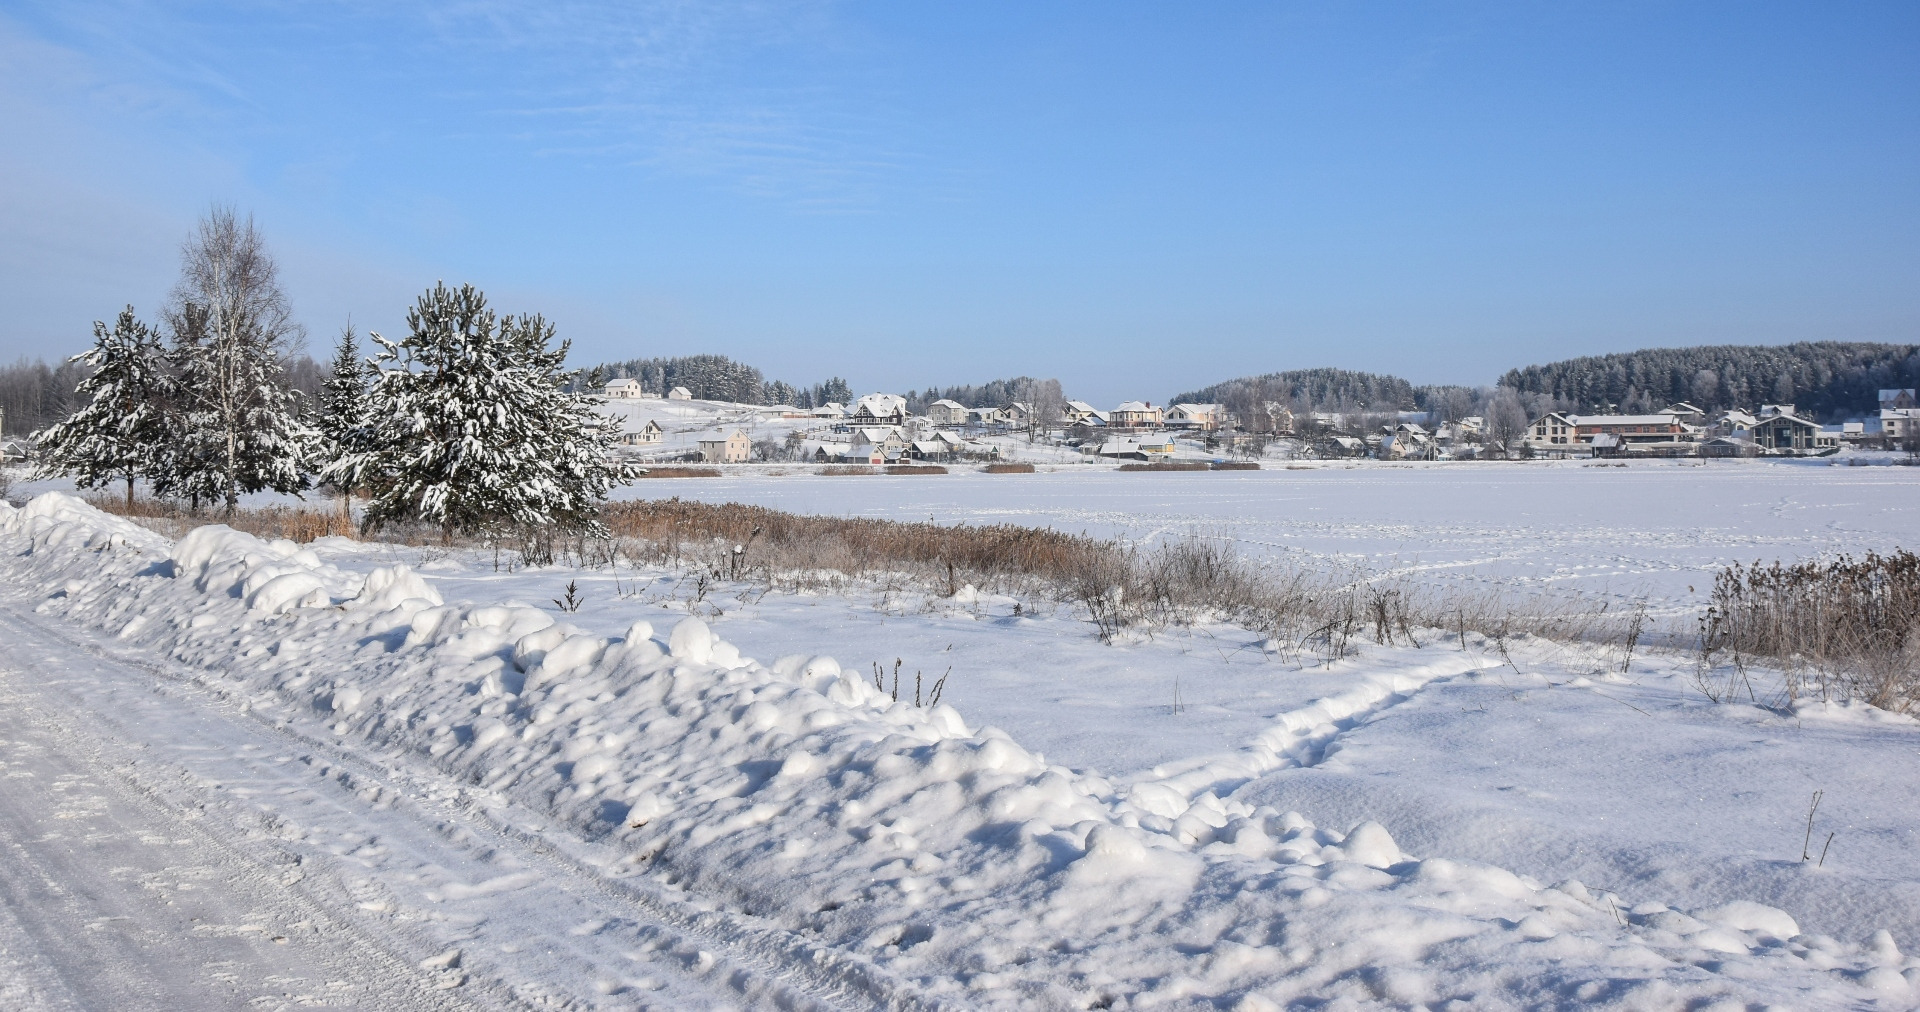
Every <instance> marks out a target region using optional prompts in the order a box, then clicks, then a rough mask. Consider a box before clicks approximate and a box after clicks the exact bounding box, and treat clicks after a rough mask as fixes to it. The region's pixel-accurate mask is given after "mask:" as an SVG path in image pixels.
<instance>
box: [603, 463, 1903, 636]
mask: <svg viewBox="0 0 1920 1012" xmlns="http://www.w3.org/2000/svg"><path fill="white" fill-rule="evenodd" d="M622 494H623V495H624V496H630V497H640V496H646V497H665V496H680V497H682V498H687V499H701V500H705V501H709V502H728V501H732V502H744V503H755V504H759V505H763V506H773V507H777V508H779V509H784V510H789V511H792V512H796V513H822V514H831V515H845V516H871V517H885V518H888V519H894V520H927V519H929V518H931V519H934V520H937V521H939V522H941V523H968V524H992V523H1011V524H1023V525H1028V526H1036V527H1052V528H1055V529H1058V530H1063V531H1074V532H1082V531H1084V532H1086V533H1088V534H1093V535H1096V536H1099V537H1122V538H1131V539H1151V538H1156V537H1165V536H1168V535H1179V534H1184V533H1187V532H1196V533H1201V534H1206V535H1221V536H1226V537H1231V538H1233V539H1234V540H1235V541H1236V542H1237V543H1238V544H1239V545H1241V546H1243V547H1245V548H1246V549H1248V550H1249V551H1254V552H1262V553H1271V554H1274V555H1278V556H1284V557H1292V558H1296V559H1300V560H1302V561H1327V560H1335V561H1339V562H1345V563H1357V564H1360V565H1362V566H1364V567H1366V568H1367V569H1369V570H1371V571H1374V572H1379V573H1387V574H1393V573H1398V574H1405V575H1409V576H1414V577H1416V578H1419V579H1423V580H1433V581H1440V582H1445V583H1456V584H1462V585H1466V586H1472V587H1484V586H1487V585H1489V584H1490V583H1492V584H1499V585H1503V586H1509V587H1513V588H1516V589H1523V590H1526V589H1532V590H1551V591H1559V590H1572V591H1577V592H1580V593H1583V594H1605V595H1610V596H1614V597H1618V598H1622V599H1640V598H1645V599H1647V600H1648V601H1649V602H1650V604H1652V605H1653V606H1654V607H1655V608H1663V607H1664V608H1667V609H1672V608H1677V607H1680V606H1685V607H1689V608H1691V607H1697V606H1698V605H1699V604H1700V603H1701V601H1702V600H1703V599H1704V595H1705V592H1706V590H1707V588H1708V586H1709V585H1710V584H1711V583H1712V580H1713V573H1714V572H1715V571H1716V570H1718V569H1720V568H1721V567H1724V566H1727V565H1732V564H1735V563H1745V562H1751V561H1754V560H1756V559H1758V560H1763V561H1772V560H1775V559H1779V560H1783V561H1791V560H1794V559H1800V558H1804V557H1807V556H1812V555H1819V554H1821V553H1823V552H1836V551H1838V552H1856V553H1857V552H1864V551H1869V550H1879V551H1885V550H1888V549H1890V548H1894V547H1899V546H1908V547H1911V546H1912V545H1913V544H1914V543H1915V541H1916V540H1920V468H1911V467H1836V466H1829V465H1828V464H1827V462H1826V461H1824V460H1818V461H1724V462H1711V463H1703V462H1698V461H1636V462H1633V463H1631V464H1628V465H1627V466H1624V467H1620V466H1604V467H1603V466H1593V465H1591V464H1589V463H1587V462H1582V461H1566V462H1554V463H1530V464H1463V463H1449V464H1436V465H1382V464H1371V463H1369V464H1362V465H1352V466H1349V465H1340V464H1331V463H1323V464H1317V465H1313V466H1311V467H1310V468H1308V469H1302V470H1292V469H1283V468H1272V467H1271V465H1270V466H1269V469H1268V470H1262V471H1218V472H1158V473H1140V472H1118V471H1112V470H1098V471H1096V470H1092V469H1089V470H1088V471H1085V472H1073V471H1060V472H1052V473H1039V474H1005V475H990V474H982V473H979V472H977V471H964V472H963V471H959V470H956V472H955V473H953V474H949V475H934V476H911V477H906V476H902V477H889V476H879V475H874V476H848V477H822V476H817V475H780V476H771V477H769V476H762V475H755V476H751V477H720V478H681V479H654V480H643V481H641V482H638V483H636V484H635V485H633V486H631V487H629V488H627V489H625V490H623V491H622Z"/></svg>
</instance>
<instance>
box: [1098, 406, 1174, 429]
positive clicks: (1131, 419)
mask: <svg viewBox="0 0 1920 1012" xmlns="http://www.w3.org/2000/svg"><path fill="white" fill-rule="evenodd" d="M1165 420H1166V417H1165V414H1164V412H1162V411H1161V410H1160V409H1159V408H1156V407H1154V406H1153V403H1152V402H1151V401H1125V402H1123V403H1121V405H1120V406H1119V407H1117V408H1114V409H1113V411H1112V413H1111V414H1109V415H1108V416H1107V424H1108V425H1111V426H1114V427H1115V428H1123V429H1142V428H1155V427H1158V426H1159V425H1161V424H1162V423H1163V422H1165Z"/></svg>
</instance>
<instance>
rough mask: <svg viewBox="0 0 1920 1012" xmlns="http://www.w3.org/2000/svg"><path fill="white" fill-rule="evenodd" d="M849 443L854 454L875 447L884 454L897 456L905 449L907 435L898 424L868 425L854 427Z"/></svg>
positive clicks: (865, 451) (862, 452)
mask: <svg viewBox="0 0 1920 1012" xmlns="http://www.w3.org/2000/svg"><path fill="white" fill-rule="evenodd" d="M851 443H852V446H853V452H854V454H855V455H856V456H857V455H860V454H864V453H867V452H868V451H869V448H877V449H878V451H879V452H880V453H881V454H882V455H884V456H887V457H897V456H899V455H900V454H901V453H904V452H905V451H906V448H907V437H906V434H905V433H903V432H902V431H901V430H900V428H899V427H898V426H894V425H869V426H863V427H860V428H856V429H854V430H853V439H852V440H851Z"/></svg>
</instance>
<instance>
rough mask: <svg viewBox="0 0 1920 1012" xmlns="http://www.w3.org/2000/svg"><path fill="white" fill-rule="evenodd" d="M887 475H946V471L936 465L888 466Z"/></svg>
mask: <svg viewBox="0 0 1920 1012" xmlns="http://www.w3.org/2000/svg"><path fill="white" fill-rule="evenodd" d="M887 473H888V474H946V473H947V469H946V468H944V467H941V466H940V465H938V464H888V465H887Z"/></svg>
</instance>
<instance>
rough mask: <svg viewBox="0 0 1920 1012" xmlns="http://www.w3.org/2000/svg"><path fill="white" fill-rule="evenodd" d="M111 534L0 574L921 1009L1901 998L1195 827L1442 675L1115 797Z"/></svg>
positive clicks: (708, 666) (1267, 839)
mask: <svg viewBox="0 0 1920 1012" xmlns="http://www.w3.org/2000/svg"><path fill="white" fill-rule="evenodd" d="M124 526H125V525H124V522H119V521H116V520H114V518H110V517H106V516H104V515H103V514H100V513H98V512H97V511H94V510H92V509H91V507H88V506H86V504H85V503H82V502H79V501H78V500H74V499H72V498H71V497H58V498H50V497H44V496H43V497H41V498H40V499H36V500H35V501H34V502H33V503H32V504H30V505H29V506H28V507H27V508H26V509H25V510H19V511H9V512H7V513H0V547H4V548H5V549H7V552H6V553H4V554H0V567H5V571H6V572H7V574H8V577H9V579H11V580H13V581H16V582H18V583H21V584H23V585H25V584H31V585H34V586H38V587H42V588H46V589H47V590H48V594H49V596H48V597H47V600H46V601H45V602H44V603H43V604H42V605H41V608H42V610H43V611H44V612H47V613H49V614H55V615H58V616H61V617H64V618H67V619H69V620H72V621H76V622H84V623H87V624H90V625H92V626H94V627H96V628H101V629H106V630H110V631H112V632H114V633H116V634H117V635H119V636H120V637H121V638H122V639H123V640H125V641H129V642H130V643H132V644H133V645H135V646H139V647H144V648H147V649H150V650H153V651H155V652H157V653H163V654H165V655H167V656H169V657H171V658H172V659H173V661H174V662H176V663H177V664H180V665H184V666H185V667H186V669H187V670H190V671H192V672H194V677H196V678H197V679H198V680H199V681H201V682H202V683H203V684H205V685H207V686H208V687H209V688H211V689H213V690H215V691H221V692H232V693H234V694H236V695H240V696H243V697H244V698H246V699H247V700H248V701H249V705H250V706H251V707H252V708H253V710H254V712H263V713H265V715H266V716H267V717H268V718H269V719H285V720H288V721H294V720H296V719H304V720H320V721H324V722H326V728H327V731H328V732H330V733H331V734H334V735H338V736H340V740H343V741H346V742H349V743H361V744H363V745H364V746H365V747H369V748H375V749H379V750H382V751H388V750H400V751H406V752H411V753H413V754H415V755H417V756H420V757H422V758H424V759H425V760H427V761H431V762H434V763H437V764H438V765H440V766H441V767H442V768H444V769H446V770H448V771H449V772H452V773H455V774H457V775H459V776H460V777H461V778H462V779H464V780H465V781H467V782H469V783H472V784H475V785H477V789H478V790H480V791H483V792H490V793H493V794H495V795H497V796H499V797H501V798H502V799H504V800H505V801H507V802H511V803H512V804H514V805H517V806H521V807H523V808H526V809H530V810H534V811H540V812H544V813H545V814H546V815H547V817H549V818H551V819H553V820H556V821H557V822H558V823H559V824H561V825H562V826H564V827H566V829H567V831H569V832H571V833H575V834H579V835H582V836H585V837H588V838H590V839H593V840H597V841H599V842H601V843H602V844H603V845H605V846H607V847H609V848H613V849H614V850H615V851H616V852H620V853H623V854H624V855H625V856H624V857H623V858H621V859H620V860H619V861H617V862H615V863H614V865H613V866H611V868H612V871H613V872H618V873H621V874H625V873H628V872H633V871H645V872H646V873H647V874H650V875H653V876H656V877H657V878H659V880H660V881H663V882H671V883H673V884H674V886H675V888H679V889H684V890H688V891H690V892H695V893H702V894H705V895H710V896H713V897H728V898H729V900H728V902H730V903H738V904H740V905H742V906H744V907H746V908H747V909H750V910H754V911H756V912H757V913H758V915H759V916H761V917H764V918H766V919H767V920H768V921H769V922H773V923H779V924H782V925H786V926H788V927H789V928H790V930H792V931H793V932H794V933H795V937H796V939H800V938H803V939H804V947H805V948H806V950H807V951H809V952H811V953H812V955H811V957H810V958H812V959H813V960H814V961H815V962H816V963H820V964H823V965H838V966H846V967H849V970H848V972H849V975H850V976H849V979H858V980H862V981H873V980H879V979H886V980H891V981H894V982H895V983H894V984H889V985H885V986H886V987H888V988H896V987H898V988H906V987H908V986H909V985H908V984H907V982H912V984H911V987H912V988H913V989H916V990H917V991H918V993H921V994H923V995H924V996H925V998H926V999H927V1001H926V1003H928V1004H943V1003H944V1004H953V1005H955V1006H963V1007H977V1006H986V1005H1007V1006H1025V1007H1081V1008H1084V1007H1089V1006H1099V1007H1145V1006H1149V1005H1156V1004H1185V1005H1195V1004H1198V1005H1206V1006H1209V1007H1241V1008H1271V1007H1285V1006H1288V1005H1292V1004H1299V1003H1310V1004H1325V1003H1332V1004H1348V1005H1351V1004H1358V1003H1366V1004H1377V1003H1396V1004H1403V1005H1412V1004H1423V1005H1433V1006H1440V1005H1446V1004H1448V1003H1456V1004H1458V1005H1459V1006H1460V1007H1481V1006H1520V1005H1529V1006H1531V1005H1572V1004H1592V1003H1598V1002H1603V1003H1608V1004H1615V1005H1622V1006H1684V1005H1708V1004H1712V1003H1715V1002H1719V1001H1733V1002H1740V1003H1747V1002H1762V1003H1764V1002H1773V1003H1778V1004H1783V1005H1796V1006H1807V1005H1835V1004H1849V1003H1861V1002H1864V1001H1867V1000H1869V999H1876V998H1891V1000H1894V1001H1904V1000H1908V998H1910V992H1909V991H1907V990H1904V989H1905V988H1906V987H1907V980H1908V976H1906V975H1913V976H1915V977H1916V979H1920V961H1916V960H1911V959H1907V958H1906V957H1903V956H1900V955H1899V954H1898V951H1897V949H1892V948H1891V942H1890V941H1889V943H1888V944H1887V945H1885V946H1876V947H1871V948H1863V947H1861V946H1858V945H1852V946H1849V945H1846V944H1843V943H1839V942H1835V941H1834V940H1831V939H1817V938H1815V939H1809V938H1805V937H1803V936H1800V935H1799V931H1798V927H1797V925H1795V923H1794V921H1793V919H1792V918H1791V917H1789V916H1787V915H1786V914H1785V913H1783V912H1781V911H1778V910H1774V909H1772V908H1769V907H1763V906H1761V905H1759V904H1751V903H1731V904H1726V905H1723V906H1721V907H1718V908H1716V909H1713V910H1704V911H1698V912H1696V913H1694V914H1692V915H1687V914H1685V913H1684V912H1680V911H1670V910H1667V908H1665V907H1664V906H1660V905H1658V904H1654V905H1653V907H1651V908H1648V909H1650V910H1655V911H1656V912H1652V913H1648V914H1645V915H1642V914H1638V913H1636V914H1635V915H1634V916H1633V917H1632V918H1631V919H1629V918H1627V917H1626V916H1625V915H1623V914H1622V912H1621V911H1622V910H1629V911H1637V910H1639V909H1641V908H1640V907H1634V906H1633V905H1632V904H1630V903H1627V902H1625V901H1623V900H1622V899H1621V898H1620V897H1616V896H1613V895H1610V894H1595V893H1592V892H1590V891H1589V890H1587V889H1586V888H1585V887H1584V886H1582V885H1580V884H1579V883H1577V882H1569V883H1563V884H1561V885H1559V886H1552V887H1549V886H1546V885H1544V884H1542V883H1539V882H1536V881H1533V880H1530V879H1527V878H1525V877H1523V876H1519V875H1515V874H1514V873H1512V872H1510V871H1507V870H1505V869H1502V868H1497V867H1492V866H1488V865H1480V864H1473V863H1470V862H1462V861H1449V860H1444V859H1440V858H1426V859H1421V858H1418V857H1414V856H1410V855H1406V854H1404V853H1402V852H1401V851H1400V848H1399V847H1398V845H1397V844H1396V843H1395V842H1394V840H1393V839H1392V837H1391V836H1390V835H1389V834H1388V833H1387V831H1386V830H1385V829H1384V828H1382V827H1381V826H1379V825H1378V824H1377V823H1373V822H1362V823H1361V824H1359V825H1357V826H1355V827H1354V828H1353V829H1352V830H1351V831H1350V832H1348V833H1345V834H1342V833H1338V832H1333V831H1330V830H1327V829H1323V828H1319V827H1315V826H1313V825H1312V824H1310V823H1308V822H1307V821H1306V820H1305V819H1303V818H1301V817H1300V816H1299V815H1297V814H1295V813H1291V812H1279V811H1275V810H1274V809H1272V808H1265V807H1262V808H1255V807H1251V806H1249V805H1247V804H1245V803H1242V802H1239V801H1235V800H1233V799H1232V798H1229V797H1222V796H1221V794H1220V790H1221V788H1219V787H1218V785H1219V784H1220V783H1221V782H1222V781H1223V780H1228V781H1230V780H1232V778H1234V777H1240V776H1245V775H1247V771H1248V770H1257V769H1260V768H1265V767H1267V766H1269V765H1270V764H1273V763H1277V762H1281V761H1284V760H1285V758H1286V757H1287V756H1289V755H1296V754H1299V753H1300V751H1301V750H1303V749H1311V748H1314V747H1316V743H1317V742H1323V741H1324V740H1325V731H1326V728H1328V727H1330V726H1332V725H1334V724H1337V723H1338V722H1339V721H1341V720H1345V719H1349V718H1351V717H1352V716H1353V715H1355V714H1358V713H1363V712H1364V711H1365V708H1366V706H1367V705H1369V701H1376V702H1377V701H1378V700H1379V699H1381V698H1384V697H1386V696H1389V695H1391V694H1393V693H1396V692H1403V691H1407V690H1408V689H1410V688H1412V687H1415V686H1417V685H1418V684H1419V683H1420V682H1421V681H1422V680H1425V679H1428V678H1435V677H1448V676H1450V675H1452V674H1458V673H1460V672H1459V669H1458V668H1455V669H1441V668H1435V669H1434V670H1432V671H1430V672H1425V673H1421V674H1417V675H1414V676H1395V678H1380V679H1373V680H1368V679H1360V680H1358V681H1357V682H1356V685H1355V687H1354V688H1353V689H1352V690H1351V691H1350V692H1349V693H1346V694H1344V695H1341V696H1339V697H1334V698H1329V699H1326V700H1322V701H1321V702H1320V703H1318V704H1315V706H1314V707H1310V708H1308V711H1303V712H1302V713H1300V714H1298V715H1295V716H1290V717H1289V718H1288V719H1286V720H1283V721H1282V722H1281V723H1280V725H1279V726H1278V727H1276V729H1275V730H1274V732H1273V733H1272V734H1271V735H1269V736H1267V737H1264V738H1263V739H1262V740H1261V741H1260V742H1258V743H1256V745H1255V746H1254V747H1253V748H1251V749H1249V750H1247V751H1244V752H1241V753H1234V754H1231V755H1227V756H1222V757H1215V758H1212V759H1204V760H1201V761H1199V762H1197V763H1195V764H1193V765H1191V766H1190V767H1189V768H1185V769H1176V770H1169V771H1161V773H1162V775H1157V776H1155V777H1152V778H1149V779H1145V780H1142V781H1140V782H1136V783H1132V784H1115V783H1111V782H1109V781H1107V780H1105V779H1102V778H1100V777H1097V776H1091V775H1088V774H1084V773H1079V772H1076V771H1074V770H1070V769H1067V768H1064V767H1061V766H1057V765H1052V764H1049V763H1048V762H1047V761H1046V760H1045V759H1044V757H1042V756H1040V755H1037V754H1035V753H1034V752H1032V751H1030V750H1028V749H1026V748H1024V747H1022V746H1021V745H1020V744H1019V743H1018V742H1016V741H1014V740H1012V739H1011V738H1010V737H1008V736H1007V735H1006V734H1005V733H1003V732H1001V731H999V730H997V729H994V728H991V727H985V728H979V729H974V728H970V727H969V726H968V725H967V723H966V722H965V721H964V720H963V719H962V716H961V715H960V714H959V713H958V712H957V711H955V710H954V709H953V708H952V707H949V706H938V707H919V706H914V705H912V704H911V703H910V702H907V701H903V700H898V699H895V698H894V696H893V693H892V692H890V691H886V690H883V689H882V688H881V687H880V686H879V685H877V684H875V683H874V682H871V681H868V680H866V679H864V678H861V677H859V676H858V675H857V674H856V673H855V672H851V671H844V670H842V669H841V667H840V665H839V664H838V663H837V662H836V661H834V660H833V659H832V658H830V657H804V656H793V657H785V658H781V659H780V660H778V661H776V662H775V663H774V664H773V665H771V666H768V665H764V664H761V663H760V662H758V661H756V660H753V659H752V658H749V657H745V656H742V655H741V653H740V651H739V650H738V649H737V648H736V647H735V646H734V645H733V644H731V643H728V642H726V641H725V640H724V639H722V638H721V637H719V636H718V635H716V634H715V633H714V631H713V629H712V628H711V627H709V626H708V625H707V624H706V623H705V622H704V621H702V620H700V619H699V618H697V617H692V616H688V617H685V618H682V619H680V620H679V621H678V622H677V623H676V624H675V625H674V626H673V628H672V629H671V631H670V632H669V633H668V634H667V636H666V640H665V642H664V643H662V642H660V641H659V640H657V639H656V638H655V633H654V629H653V626H652V624H651V623H649V622H644V621H642V622H635V623H634V624H633V625H632V626H631V628H630V629H629V630H628V633H627V635H626V636H625V637H623V638H619V639H611V638H604V637H599V636H594V635H591V634H587V633H584V632H582V631H581V630H578V629H575V628H573V627H571V626H568V625H566V624H564V623H561V622H556V621H555V620H554V619H553V618H552V617H551V616H550V615H548V614H546V613H544V612H541V611H539V610H537V609H531V608H526V607H522V606H517V605H511V604H494V603H472V602H454V603H446V602H443V601H442V600H441V599H440V596H439V595H438V594H437V593H435V592H434V591H433V588H432V587H431V585H430V584H428V583H427V581H425V580H423V579H421V578H420V577H419V576H418V575H417V574H415V573H412V572H410V571H407V570H405V569H404V568H402V567H394V568H391V569H386V570H379V571H376V572H375V573H373V574H370V575H369V576H368V577H367V578H366V579H364V580H360V579H357V578H355V577H353V576H351V575H349V574H346V573H343V572H341V571H339V570H337V569H335V568H333V567H331V566H327V565H325V564H323V563H322V562H321V561H320V560H319V559H318V558H317V557H316V556H315V555H314V554H313V553H312V552H311V551H308V550H303V549H301V548H300V547H299V546H297V545H292V544H290V543H287V542H277V541H276V542H268V541H263V540H261V539H258V538H254V537H252V536H250V535H246V534H243V533H240V532H237V531H233V530H230V529H228V528H225V527H220V526H213V527H205V528H201V529H199V530H196V531H194V532H192V533H190V534H189V535H187V536H186V537H184V538H182V539H181V540H180V541H179V543H178V544H176V545H173V546H172V547H171V551H170V552H168V557H169V558H170V559H171V562H172V565H171V566H170V567H158V566H153V565H151V560H150V559H149V560H143V559H142V555H143V554H145V555H151V554H153V552H152V548H151V547H149V546H152V545H153V542H152V540H151V538H146V537H142V538H136V537H135V536H134V532H130V531H127V530H124V529H123V528H124ZM160 547H162V548H163V549H164V545H162V546H160ZM23 549H24V550H23ZM336 604H337V605H340V606H337V607H336V606H333V605H336ZM323 605H324V606H323ZM276 708H277V712H267V711H275V710H276ZM610 873H612V872H610ZM796 944H797V945H798V944H802V943H800V942H796ZM1903 974H1904V975H1903ZM871 986H875V987H879V986H881V985H871ZM1596 988H1597V990H1596ZM888 993H893V992H888ZM899 993H900V994H905V993H906V992H904V991H902V992H899Z"/></svg>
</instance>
